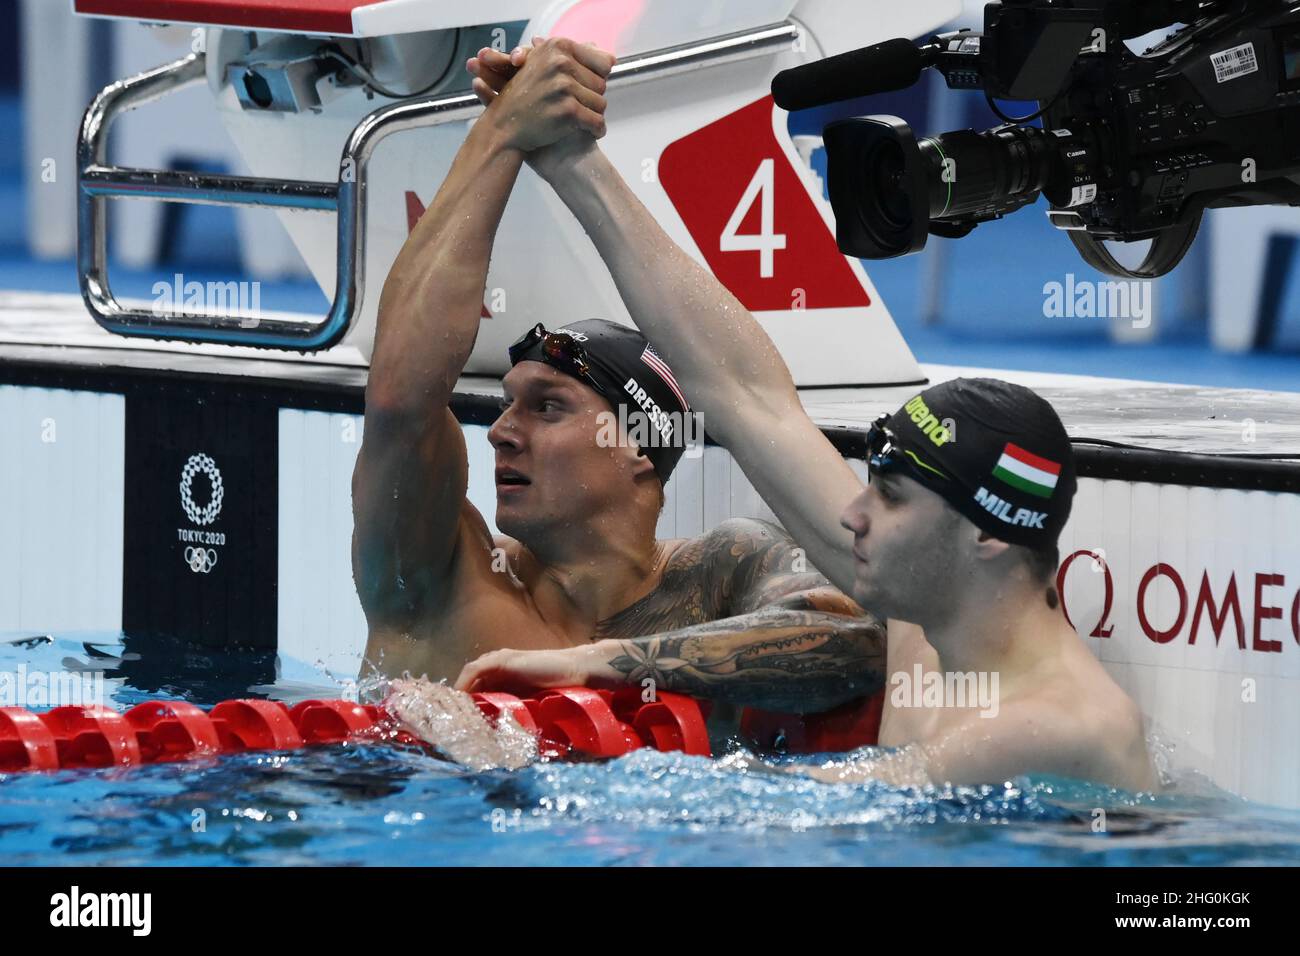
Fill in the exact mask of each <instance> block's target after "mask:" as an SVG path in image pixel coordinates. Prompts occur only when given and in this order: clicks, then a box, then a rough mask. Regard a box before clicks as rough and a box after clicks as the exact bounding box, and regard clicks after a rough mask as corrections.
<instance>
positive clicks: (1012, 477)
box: [993, 442, 1061, 498]
mask: <svg viewBox="0 0 1300 956" xmlns="http://www.w3.org/2000/svg"><path fill="white" fill-rule="evenodd" d="M993 477H994V478H999V479H1001V480H1002V481H1005V482H1006V483H1007V484H1009V485H1011V487H1013V488H1019V489H1020V490H1021V491H1025V492H1028V493H1029V494H1031V495H1037V496H1038V497H1040V498H1050V497H1052V492H1053V491H1055V490H1056V481H1057V479H1058V478H1060V477H1061V466H1060V465H1059V464H1057V463H1056V462H1054V461H1048V460H1047V459H1046V458H1040V457H1039V456H1038V455H1035V454H1034V453H1033V452H1030V451H1025V450H1024V449H1023V448H1021V447H1020V446H1019V445H1015V444H1012V443H1011V442H1007V447H1006V448H1004V449H1002V457H1001V458H999V459H998V463H997V464H996V465H994V466H993Z"/></svg>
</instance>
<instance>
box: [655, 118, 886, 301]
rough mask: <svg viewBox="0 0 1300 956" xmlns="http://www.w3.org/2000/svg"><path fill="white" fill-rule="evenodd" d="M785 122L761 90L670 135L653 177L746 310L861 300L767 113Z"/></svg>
mask: <svg viewBox="0 0 1300 956" xmlns="http://www.w3.org/2000/svg"><path fill="white" fill-rule="evenodd" d="M784 122H785V113H784V112H782V113H780V114H779V115H778V114H777V113H776V108H775V106H774V105H773V102H772V98H771V97H770V96H765V97H763V98H762V99H760V100H757V101H756V102H754V103H751V104H749V105H748V106H744V107H741V108H740V109H738V110H736V111H735V112H733V113H730V114H728V115H727V116H724V117H722V118H721V119H718V120H716V121H714V122H712V123H710V124H709V125H707V126H704V127H702V128H700V129H698V130H696V131H695V132H693V133H690V134H689V135H687V136H684V137H683V138H681V139H679V140H677V141H676V142H673V143H670V144H669V145H668V147H667V148H666V149H665V150H664V152H663V155H662V157H661V158H660V161H659V181H660V183H661V184H662V185H663V188H664V191H665V192H666V193H667V194H668V198H669V199H670V200H671V201H672V203H673V206H674V207H675V208H676V210H677V213H678V215H680V216H681V217H682V221H683V222H684V223H685V224H686V228H687V230H688V231H689V232H690V234H691V238H692V239H693V240H694V242H695V244H696V246H697V247H699V250H700V254H701V255H702V256H703V257H704V259H705V261H706V263H707V264H708V266H709V268H710V269H712V270H713V274H714V275H716V276H717V277H718V279H719V280H720V281H721V282H722V283H723V284H724V285H726V286H727V288H728V289H730V290H731V292H732V294H733V295H735V296H736V298H737V299H739V300H740V302H741V304H742V305H744V306H745V308H747V309H749V310H750V311H752V312H760V311H761V312H789V311H792V308H791V303H792V302H794V301H796V300H797V299H798V300H800V301H802V304H803V305H804V307H805V309H834V308H846V307H855V306H867V305H870V304H871V300H870V297H869V296H868V295H867V290H866V288H864V286H863V284H862V282H861V281H860V280H859V278H858V276H857V275H856V274H855V273H854V271H853V269H852V268H851V267H850V265H849V261H848V260H847V259H845V258H844V256H843V255H842V254H841V253H840V251H839V249H838V248H837V247H836V245H835V237H834V235H833V234H832V232H831V227H830V225H829V223H828V222H827V219H826V218H825V217H824V216H823V214H822V211H821V210H820V209H818V206H817V203H816V202H815V201H814V199H813V197H812V196H811V195H810V194H809V191H808V186H807V185H806V181H805V179H804V177H803V176H801V175H800V174H799V172H798V170H796V169H795V168H794V166H793V163H792V157H793V156H794V154H793V150H792V149H790V148H789V144H788V142H787V143H785V144H784V145H783V144H782V143H781V142H780V141H778V139H777V133H776V130H775V129H774V127H773V123H784ZM793 161H797V159H795V160H793ZM819 198H820V197H819ZM797 290H802V297H801V296H800V295H799V294H798V292H797Z"/></svg>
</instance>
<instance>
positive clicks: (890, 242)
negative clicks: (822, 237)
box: [822, 116, 929, 259]
mask: <svg viewBox="0 0 1300 956" xmlns="http://www.w3.org/2000/svg"><path fill="white" fill-rule="evenodd" d="M822 140H823V142H824V143H825V144H826V165H827V169H826V173H827V189H828V191H829V193H830V198H831V206H832V207H833V208H834V210H835V238H836V242H837V243H838V245H839V247H840V251H841V252H843V253H845V254H846V255H851V256H858V257H860V258H863V259H890V258H893V257H894V256H903V255H907V254H909V253H912V252H917V251H919V250H920V249H922V248H924V247H925V240H926V229H927V227H928V225H929V208H928V203H927V200H926V193H925V190H926V173H925V170H924V169H923V168H922V160H921V153H920V150H918V149H917V145H916V137H914V136H913V135H912V131H911V129H910V128H909V127H908V125H907V124H906V123H904V122H903V121H902V120H901V119H898V118H897V117H893V116H865V117H858V118H855V119H850V120H841V121H840V122H837V123H831V124H830V125H829V126H827V127H826V129H825V131H824V132H823V134H822Z"/></svg>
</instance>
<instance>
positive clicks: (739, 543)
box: [678, 518, 860, 615]
mask: <svg viewBox="0 0 1300 956" xmlns="http://www.w3.org/2000/svg"><path fill="white" fill-rule="evenodd" d="M683 552H686V553H688V554H689V555H691V557H692V560H694V561H696V562H697V563H698V564H699V566H700V568H701V570H702V573H704V574H705V575H706V576H707V577H708V579H709V580H710V581H711V582H712V583H713V586H714V588H715V589H716V590H717V592H718V594H719V597H720V601H721V604H722V606H721V607H720V609H719V613H721V614H724V615H733V614H745V613H748V612H749V611H754V610H757V609H758V608H761V607H767V606H770V605H775V604H789V605H790V606H798V607H804V608H812V607H814V606H816V609H818V610H828V611H838V612H840V613H853V612H854V611H856V610H857V606H856V605H854V604H853V603H852V602H851V601H849V600H848V599H847V598H844V596H843V595H842V594H840V592H838V591H836V590H835V589H834V588H831V587H830V585H829V583H828V582H827V580H826V578H825V577H823V576H822V575H821V573H820V572H818V571H817V569H816V568H814V567H813V566H812V565H811V564H810V563H809V561H808V559H807V557H806V555H805V554H804V552H803V549H802V548H800V547H799V546H798V545H796V544H795V542H794V540H793V539H792V538H791V537H790V536H789V535H788V534H787V533H786V532H785V531H784V530H782V529H781V528H779V527H777V526H776V525H774V524H772V523H771V522H768V521H761V520H759V519H758V518H728V519H727V520H726V521H723V522H722V523H721V524H719V525H718V526H717V527H715V528H713V529H712V530H710V531H708V532H706V533H705V534H702V535H700V536H699V537H697V538H693V539H691V540H690V541H688V542H687V543H686V544H685V545H683V546H682V548H681V549H679V552H678V553H679V554H681V553H683ZM814 592H816V593H814ZM823 603H824V604H827V605H831V606H826V607H822V606H820V605H821V604H823ZM841 605H842V606H841ZM858 613H860V612H858Z"/></svg>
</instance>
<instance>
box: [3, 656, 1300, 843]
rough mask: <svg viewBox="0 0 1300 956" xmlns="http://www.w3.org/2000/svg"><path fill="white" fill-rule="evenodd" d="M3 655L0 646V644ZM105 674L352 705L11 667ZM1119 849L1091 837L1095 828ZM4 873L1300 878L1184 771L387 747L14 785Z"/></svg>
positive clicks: (1257, 823)
mask: <svg viewBox="0 0 1300 956" xmlns="http://www.w3.org/2000/svg"><path fill="white" fill-rule="evenodd" d="M0 640H3V638H0ZM20 665H23V666H25V667H26V669H27V670H28V672H31V671H34V670H44V671H54V670H81V669H86V668H89V669H92V670H94V669H98V670H100V671H101V672H102V673H103V675H104V677H105V678H106V680H105V690H106V692H107V698H108V700H107V702H108V703H109V704H110V705H111V706H115V707H118V708H119V709H125V708H126V707H129V706H131V705H133V704H135V703H138V702H140V701H142V700H148V699H158V698H162V697H174V698H182V699H187V700H191V701H194V702H195V703H198V704H210V703H214V702H216V701H218V700H221V699H223V698H228V697H235V696H272V697H280V698H282V699H287V700H294V699H302V698H305V697H308V696H323V695H330V696H338V695H339V693H340V692H339V688H338V686H337V684H333V683H332V681H331V679H330V677H329V675H326V674H323V673H321V674H320V675H319V684H318V685H317V686H309V685H308V684H307V683H304V682H303V681H302V680H300V679H295V680H292V681H290V680H286V679H283V678H281V677H279V676H278V675H277V671H278V670H283V669H279V668H277V663H276V661H275V659H274V656H273V655H268V654H266V653H258V652H248V651H243V652H240V651H213V650H211V649H202V648H192V647H189V648H187V647H184V646H182V645H179V644H177V643H174V642H162V641H151V642H143V641H140V640H138V639H131V638H126V639H123V638H120V637H106V636H104V635H84V634H83V635H66V636H60V637H58V638H56V639H42V640H36V641H27V642H24V643H22V644H10V643H0V671H6V670H7V671H10V672H13V671H15V670H16V669H17V668H18V667H19V666H20ZM1099 809H1100V810H1103V811H1104V812H1105V817H1106V832H1105V833H1096V832H1094V827H1093V821H1094V819H1096V817H1097V811H1098V810H1099ZM0 859H3V860H5V862H6V863H7V864H11V865H23V864H46V865H49V864H53V865H58V864H70V865H92V864H113V865H129V866H138V865H154V864H165V865H241V864H278V865H287V864H385V865H408V864H409V865H426V864H439V865H441V864H459V865H476V864H500V865H528V864H543V865H586V864H593V865H608V864H630V865H638V864H661V865H662V864H681V865H692V864H701V865H704V864H707V865H732V864H740V865H775V864H780V865H808V866H828V865H922V866H934V865H963V864H983V865H1055V864H1109V865H1153V864H1198V865H1211V866H1212V865H1227V864H1260V863H1267V864H1288V863H1294V862H1296V861H1297V860H1298V859H1300V813H1297V812H1294V811H1287V810H1279V809H1273V808H1268V807H1262V806H1258V805H1254V804H1250V803H1248V802H1245V801H1242V800H1240V799H1238V798H1236V797H1234V796H1232V795H1230V794H1226V793H1223V792H1222V791H1218V790H1215V789H1214V788H1213V787H1211V786H1208V785H1207V784H1206V783H1205V782H1204V781H1201V780H1199V779H1197V778H1196V777H1194V776H1192V775H1183V776H1182V777H1178V776H1177V775H1176V783H1175V786H1174V788H1173V789H1172V791H1171V792H1169V793H1167V794H1162V795H1161V796H1159V797H1151V796H1149V795H1133V794H1126V793H1122V792H1119V791H1115V790H1111V789H1108V788H1098V787H1092V786H1088V785H1085V784H1080V783H1077V782H1072V781H1064V780H1053V779H1048V778H1021V779H1017V780H1015V781H1011V782H1010V783H1008V784H1006V785H1004V786H999V787H978V788H974V787H969V788H968V787H962V788H942V789H930V790H926V791H916V790H910V789H899V788H891V787H887V786H883V785H871V786H865V787H864V786H830V785H825V784H820V783H816V782H813V781H810V780H806V779H804V780H800V779H796V778H792V777H785V776H778V775H769V774H753V773H745V772H743V771H741V770H740V769H739V768H737V767H735V766H733V765H732V764H731V763H729V762H728V761H726V760H725V759H723V760H707V759H704V758H696V757H685V756H682V755H680V754H660V753H655V752H651V751H641V752H638V753H634V754H631V755H629V756H627V757H623V758H620V759H617V760H609V761H602V762H595V763H586V764H567V763H555V764H545V765H539V766H534V767H531V768H528V769H525V770H523V771H519V772H514V773H507V772H488V773H477V774H470V773H465V772H462V771H460V770H458V769H457V768H456V767H454V766H451V765H449V764H447V763H445V762H442V761H439V760H437V759H435V758H433V757H431V756H427V755H425V754H421V753H413V752H411V751H409V750H404V749H400V748H397V747H391V746H386V745H365V746H348V747H319V748H310V749H305V750H300V751H292V752H284V753H246V754H239V755H231V756H226V757H219V758H215V759H212V760H209V761H206V762H204V763H189V764H164V765H155V766H148V767H141V768H134V769H119V770H111V771H108V770H106V771H62V772H59V773H50V774H8V775H5V774H0Z"/></svg>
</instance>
